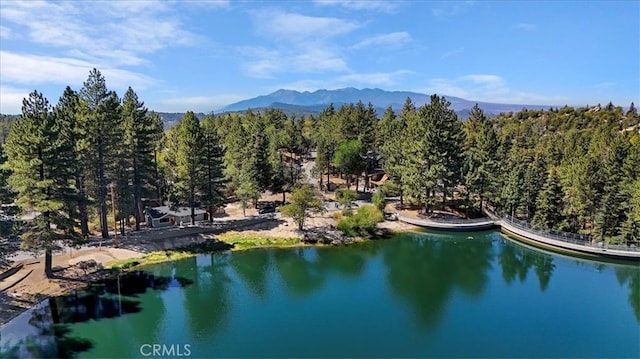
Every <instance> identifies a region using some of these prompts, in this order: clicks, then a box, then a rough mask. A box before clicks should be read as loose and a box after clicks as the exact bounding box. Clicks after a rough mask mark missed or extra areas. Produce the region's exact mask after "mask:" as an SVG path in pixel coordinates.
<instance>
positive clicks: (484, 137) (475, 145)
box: [464, 104, 498, 208]
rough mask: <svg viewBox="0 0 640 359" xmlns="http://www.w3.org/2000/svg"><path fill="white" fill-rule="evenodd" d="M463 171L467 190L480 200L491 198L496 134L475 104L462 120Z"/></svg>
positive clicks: (496, 146)
mask: <svg viewBox="0 0 640 359" xmlns="http://www.w3.org/2000/svg"><path fill="white" fill-rule="evenodd" d="M464 128H465V139H466V140H465V152H464V167H465V168H464V171H465V174H464V176H465V181H464V182H465V184H466V186H467V189H468V190H469V191H470V192H472V193H474V194H476V195H478V196H479V197H480V207H481V208H482V203H483V200H484V199H485V198H487V197H491V196H492V194H493V191H494V180H493V179H494V178H495V177H496V175H497V172H498V171H497V160H496V158H495V156H496V152H497V150H498V137H497V135H496V132H495V130H494V129H493V125H492V124H491V122H490V121H489V120H488V119H487V117H486V116H485V115H484V112H483V111H482V109H480V107H479V106H478V104H476V105H475V106H474V107H473V108H472V109H471V113H470V114H469V120H468V121H467V122H466V123H465V126H464Z"/></svg>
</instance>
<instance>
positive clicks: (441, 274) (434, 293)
mask: <svg viewBox="0 0 640 359" xmlns="http://www.w3.org/2000/svg"><path fill="white" fill-rule="evenodd" d="M405 236H410V237H413V238H400V239H398V240H397V241H396V243H394V245H393V246H385V247H384V263H385V264H386V266H387V282H388V284H389V286H391V287H392V288H394V292H395V293H397V294H399V295H400V296H402V297H403V298H404V299H405V300H406V301H407V302H408V304H409V305H410V307H411V309H412V310H413V313H414V316H415V317H416V318H417V319H418V320H419V323H420V324H421V325H422V326H423V327H425V328H426V329H428V330H434V329H435V327H437V326H438V324H439V323H440V320H441V316H442V314H443V313H444V307H445V306H446V304H447V303H448V299H449V297H450V295H451V294H452V291H453V290H455V289H460V290H461V291H462V292H463V293H465V294H467V295H470V296H472V297H478V296H480V295H481V294H482V292H483V290H484V288H485V285H486V283H487V280H488V277H487V271H488V270H489V269H490V268H491V261H492V256H493V255H492V251H491V248H492V244H491V241H490V240H488V239H486V238H480V239H477V240H473V241H466V242H464V243H458V242H459V241H460V240H461V239H460V237H459V236H451V237H449V238H443V237H445V236H443V235H440V236H438V237H437V238H436V237H434V236H427V235H419V234H416V235H405ZM462 240H463V241H464V239H462Z"/></svg>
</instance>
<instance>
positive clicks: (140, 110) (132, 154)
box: [122, 87, 162, 231]
mask: <svg viewBox="0 0 640 359" xmlns="http://www.w3.org/2000/svg"><path fill="white" fill-rule="evenodd" d="M122 126H123V132H124V141H123V142H124V143H123V145H124V146H123V150H124V155H125V156H124V157H123V159H124V160H125V163H126V169H127V170H128V172H129V175H128V180H129V182H130V183H131V186H130V187H131V190H130V192H132V195H133V201H132V206H133V208H132V209H133V213H132V214H133V215H134V218H135V222H136V223H135V225H136V231H138V230H140V222H142V221H143V216H142V210H143V208H142V198H143V197H145V196H146V195H148V194H149V193H150V191H151V189H152V187H154V186H155V185H156V182H157V179H156V171H157V168H156V166H157V165H156V158H155V156H156V152H155V151H156V141H158V139H159V137H160V135H161V131H162V127H159V126H158V122H157V118H156V117H154V116H149V114H148V113H147V109H146V107H144V103H142V102H140V101H139V100H138V95H136V93H135V92H134V91H133V89H131V87H129V89H128V90H127V92H126V93H125V95H124V97H123V100H122ZM159 132H160V133H159ZM123 185H124V183H123Z"/></svg>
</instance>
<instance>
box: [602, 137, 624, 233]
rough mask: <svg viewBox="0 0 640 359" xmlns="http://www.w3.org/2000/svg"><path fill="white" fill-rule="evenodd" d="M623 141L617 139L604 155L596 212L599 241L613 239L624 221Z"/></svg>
mask: <svg viewBox="0 0 640 359" xmlns="http://www.w3.org/2000/svg"><path fill="white" fill-rule="evenodd" d="M623 141H624V140H623V139H622V138H620V137H617V138H616V139H615V140H614V143H613V144H612V145H611V147H610V148H609V150H608V151H607V153H605V155H604V168H603V172H604V174H605V176H604V178H605V181H604V187H603V196H602V199H601V203H600V206H599V208H598V210H597V212H596V225H597V227H598V233H599V235H600V239H602V240H604V239H605V238H606V239H608V240H612V239H614V238H613V237H616V236H618V235H619V234H620V227H621V225H622V222H623V221H624V218H625V216H624V210H625V202H626V199H627V198H626V196H625V193H624V192H623V180H624V179H623V171H622V164H623V162H624V158H625V157H626V148H625V144H624V142H623Z"/></svg>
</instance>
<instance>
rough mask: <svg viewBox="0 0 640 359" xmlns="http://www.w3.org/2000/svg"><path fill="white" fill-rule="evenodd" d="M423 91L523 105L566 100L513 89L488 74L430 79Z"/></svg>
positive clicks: (562, 102) (565, 99) (545, 103)
mask: <svg viewBox="0 0 640 359" xmlns="http://www.w3.org/2000/svg"><path fill="white" fill-rule="evenodd" d="M423 92H424V93H437V94H440V95H449V96H455V97H461V98H464V99H467V100H471V101H483V102H495V103H511V104H523V105H556V104H565V103H566V101H567V98H566V97H562V96H548V95H540V94H534V93H528V92H524V91H519V90H513V89H511V88H510V87H509V86H508V84H507V81H505V80H504V79H503V78H502V77H500V76H497V75H488V74H473V75H466V76H461V77H457V78H455V79H444V78H436V79H432V80H430V81H429V86H428V87H427V88H426V89H425V90H423Z"/></svg>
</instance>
